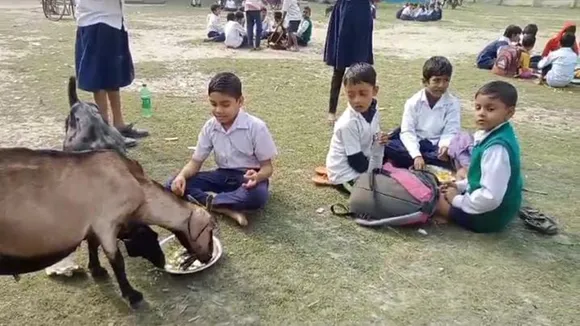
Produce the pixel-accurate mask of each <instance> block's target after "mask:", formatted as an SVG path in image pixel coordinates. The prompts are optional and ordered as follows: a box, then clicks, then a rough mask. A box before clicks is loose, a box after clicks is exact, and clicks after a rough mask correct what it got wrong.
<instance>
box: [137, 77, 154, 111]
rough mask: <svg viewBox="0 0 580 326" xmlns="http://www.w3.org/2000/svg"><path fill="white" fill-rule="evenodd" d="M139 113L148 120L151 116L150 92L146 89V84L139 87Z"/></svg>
mask: <svg viewBox="0 0 580 326" xmlns="http://www.w3.org/2000/svg"><path fill="white" fill-rule="evenodd" d="M139 93H140V94H141V113H142V114H143V116H144V117H145V118H150V117H151V116H152V115H153V108H152V106H151V92H150V91H149V89H148V88H147V84H143V87H141V91H140V92H139Z"/></svg>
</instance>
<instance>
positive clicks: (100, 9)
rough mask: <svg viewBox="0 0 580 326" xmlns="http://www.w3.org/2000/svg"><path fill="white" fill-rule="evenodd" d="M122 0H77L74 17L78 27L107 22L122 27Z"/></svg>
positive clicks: (112, 25) (117, 27) (118, 27)
mask: <svg viewBox="0 0 580 326" xmlns="http://www.w3.org/2000/svg"><path fill="white" fill-rule="evenodd" d="M123 2H124V0H77V1H76V17H77V25H78V26H79V27H84V26H90V25H95V24H99V23H104V24H107V25H109V26H111V27H113V28H116V29H122V28H123V27H124V24H123Z"/></svg>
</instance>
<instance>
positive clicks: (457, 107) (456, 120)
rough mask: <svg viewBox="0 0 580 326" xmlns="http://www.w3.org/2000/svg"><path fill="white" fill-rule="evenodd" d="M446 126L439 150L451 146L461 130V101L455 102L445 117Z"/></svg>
mask: <svg viewBox="0 0 580 326" xmlns="http://www.w3.org/2000/svg"><path fill="white" fill-rule="evenodd" d="M443 119H444V121H445V126H444V127H443V133H442V134H441V138H440V139H439V148H441V147H447V148H449V144H451V140H452V139H453V137H455V135H457V133H458V132H459V130H461V104H460V103H459V100H455V101H453V104H452V105H451V106H450V107H449V109H448V111H447V113H446V114H445V117H444V118H443Z"/></svg>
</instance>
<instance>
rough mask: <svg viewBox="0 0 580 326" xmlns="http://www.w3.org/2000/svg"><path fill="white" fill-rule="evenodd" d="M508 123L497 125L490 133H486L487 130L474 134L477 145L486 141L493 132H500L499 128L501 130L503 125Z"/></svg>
mask: <svg viewBox="0 0 580 326" xmlns="http://www.w3.org/2000/svg"><path fill="white" fill-rule="evenodd" d="M506 123H509V122H508V121H506V122H504V123H500V124H499V125H497V126H496V127H495V128H493V129H492V130H490V131H485V130H478V131H476V132H475V133H474V134H473V140H474V142H475V144H476V145H477V144H479V143H481V142H482V141H483V140H484V139H486V138H487V137H488V136H489V135H490V134H491V133H492V132H494V131H496V130H498V129H499V128H501V127H502V126H503V125H505V124H506Z"/></svg>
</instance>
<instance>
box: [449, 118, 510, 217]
mask: <svg viewBox="0 0 580 326" xmlns="http://www.w3.org/2000/svg"><path fill="white" fill-rule="evenodd" d="M506 123H507V122H505V123H502V124H501V125H499V126H497V127H495V128H494V129H493V130H492V131H488V132H485V131H483V130H479V131H477V132H475V134H474V135H473V138H474V140H475V144H478V143H481V142H482V141H483V140H484V139H485V138H486V137H487V136H489V134H490V133H491V132H493V131H494V130H496V129H498V128H500V127H501V126H503V125H504V124H506ZM511 172H512V170H511V167H510V157H509V154H508V151H507V149H506V148H505V147H503V146H501V145H492V146H490V147H489V148H488V149H486V150H485V152H483V155H482V157H481V179H480V180H479V183H480V185H481V188H479V189H477V190H474V191H473V192H472V193H468V192H467V191H468V190H469V189H468V188H469V185H468V181H467V179H463V180H461V181H457V182H456V184H457V190H458V191H459V192H460V193H464V194H463V195H457V196H455V197H454V198H453V200H452V203H451V204H452V205H453V206H454V207H457V208H461V210H463V211H464V212H466V213H468V214H482V213H486V212H491V211H493V210H494V209H496V208H498V207H499V205H501V202H502V201H503V197H504V196H505V193H506V191H507V187H508V182H509V179H510V176H511Z"/></svg>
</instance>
